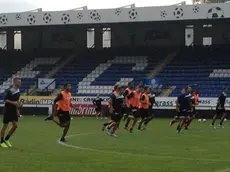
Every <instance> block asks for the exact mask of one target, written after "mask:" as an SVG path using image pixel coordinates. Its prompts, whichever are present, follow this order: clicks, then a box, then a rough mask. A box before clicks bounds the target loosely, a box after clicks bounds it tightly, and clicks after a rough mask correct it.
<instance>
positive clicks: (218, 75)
mask: <svg viewBox="0 0 230 172" xmlns="http://www.w3.org/2000/svg"><path fill="white" fill-rule="evenodd" d="M229 54H230V51H229V49H228V48H226V47H223V46H221V47H215V46H213V47H193V48H191V47H189V48H184V49H183V50H181V52H180V53H179V54H178V55H177V56H176V57H175V58H174V60H173V61H172V62H171V63H170V64H168V65H167V66H166V67H165V68H164V69H163V70H162V71H161V72H160V73H159V75H158V76H157V77H158V78H161V80H162V81H163V82H164V84H168V85H171V86H175V89H174V90H173V91H172V93H171V94H170V96H172V97H174V96H178V95H179V94H180V92H181V90H182V88H184V87H185V86H187V85H194V87H197V89H198V90H199V91H200V96H202V97H217V96H218V95H219V94H220V92H221V90H222V89H223V88H224V87H226V86H228V85H229V84H230V80H229V77H230V59H229V58H228V56H229Z"/></svg>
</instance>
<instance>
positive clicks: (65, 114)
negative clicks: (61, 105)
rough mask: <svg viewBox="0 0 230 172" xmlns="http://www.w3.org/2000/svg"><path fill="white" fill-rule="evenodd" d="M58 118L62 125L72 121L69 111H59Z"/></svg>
mask: <svg viewBox="0 0 230 172" xmlns="http://www.w3.org/2000/svg"><path fill="white" fill-rule="evenodd" d="M58 118H59V121H60V123H61V124H65V123H67V122H69V121H70V114H69V111H62V110H59V111H58Z"/></svg>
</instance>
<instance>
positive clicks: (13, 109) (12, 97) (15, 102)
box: [0, 77, 21, 148]
mask: <svg viewBox="0 0 230 172" xmlns="http://www.w3.org/2000/svg"><path fill="white" fill-rule="evenodd" d="M20 87H21V79H20V78H19V77H15V78H14V79H13V86H12V87H10V88H9V89H7V90H6V91H5V96H4V102H5V111H4V116H3V126H2V128H1V132H0V133H1V147H3V148H7V147H12V145H11V143H10V141H9V139H10V137H11V136H12V135H13V133H14V132H15V131H16V129H17V128H18V116H19V115H20V114H19V108H21V105H20V103H19V98H20V90H19V88H20ZM10 122H11V123H12V127H11V128H10V130H9V131H8V134H7V135H6V137H5V131H6V129H7V128H8V125H9V123H10Z"/></svg>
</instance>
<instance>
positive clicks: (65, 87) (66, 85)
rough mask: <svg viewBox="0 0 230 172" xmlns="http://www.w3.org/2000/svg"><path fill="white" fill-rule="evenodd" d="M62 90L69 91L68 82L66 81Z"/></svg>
mask: <svg viewBox="0 0 230 172" xmlns="http://www.w3.org/2000/svg"><path fill="white" fill-rule="evenodd" d="M64 90H65V91H67V92H70V91H71V84H70V83H66V84H65V85H64Z"/></svg>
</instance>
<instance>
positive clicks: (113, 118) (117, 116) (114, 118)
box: [111, 112, 123, 122]
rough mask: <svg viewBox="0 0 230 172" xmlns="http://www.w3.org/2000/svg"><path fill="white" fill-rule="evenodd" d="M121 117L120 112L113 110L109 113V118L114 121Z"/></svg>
mask: <svg viewBox="0 0 230 172" xmlns="http://www.w3.org/2000/svg"><path fill="white" fill-rule="evenodd" d="M122 117H123V115H122V113H116V112H113V114H112V115H111V120H112V121H115V122H120V121H121V119H122Z"/></svg>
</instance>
